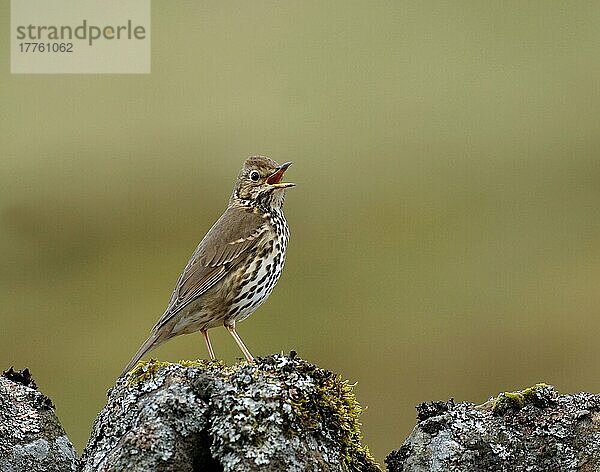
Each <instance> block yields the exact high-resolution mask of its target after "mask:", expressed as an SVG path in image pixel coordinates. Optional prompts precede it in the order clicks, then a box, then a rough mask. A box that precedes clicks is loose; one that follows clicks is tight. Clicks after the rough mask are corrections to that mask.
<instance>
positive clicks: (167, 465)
mask: <svg viewBox="0 0 600 472" xmlns="http://www.w3.org/2000/svg"><path fill="white" fill-rule="evenodd" d="M360 412H361V409H360V406H359V405H358V403H357V402H356V399H355V397H354V394H353V392H352V387H351V386H350V385H349V384H348V383H347V382H345V381H343V380H341V379H340V378H339V377H338V376H336V375H335V374H333V373H331V372H328V371H326V370H323V369H319V368H317V367H315V366H314V365H312V364H309V363H307V362H305V361H303V360H300V359H297V358H295V357H294V355H293V353H292V355H290V356H289V357H286V356H281V355H275V356H270V357H266V358H262V359H258V360H257V362H256V363H255V364H247V363H245V362H244V363H241V364H237V365H234V366H232V367H228V366H225V365H224V364H223V363H220V362H206V361H198V362H182V363H180V364H168V363H161V362H157V361H150V362H148V363H140V364H138V366H137V367H136V368H135V369H134V371H133V372H132V373H130V374H129V375H128V376H127V377H124V378H121V379H119V380H118V382H117V384H116V386H115V387H114V388H113V389H112V390H111V391H110V393H109V399H108V403H107V405H106V407H105V408H104V409H103V410H102V412H101V413H100V415H99V416H98V418H97V419H96V422H95V424H94V428H93V431H92V435H91V438H90V441H89V443H88V445H87V447H86V449H85V451H84V455H83V458H82V463H83V471H89V472H92V471H94V472H96V471H121V470H128V471H148V470H177V471H196V470H202V471H225V472H234V471H235V472H246V471H247V472H251V471H261V472H269V471H273V472H275V471H276V472H281V471H286V472H295V471H311V472H312V471H315V472H316V471H323V472H328V471H336V472H337V471H357V472H358V471H361V472H363V471H364V472H369V471H378V470H379V468H378V466H377V465H376V463H375V461H374V460H373V458H372V457H371V455H370V454H369V452H368V450H367V448H366V447H364V446H362V445H361V443H360V441H361V433H360V429H359V422H358V418H359V415H360Z"/></svg>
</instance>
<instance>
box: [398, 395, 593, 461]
mask: <svg viewBox="0 0 600 472" xmlns="http://www.w3.org/2000/svg"><path fill="white" fill-rule="evenodd" d="M417 411H418V419H419V422H418V424H417V426H416V427H415V428H414V430H413V431H412V433H411V434H410V436H409V437H408V438H407V439H406V441H405V442H404V444H403V445H402V447H401V448H400V449H399V450H397V451H394V452H392V453H391V454H390V455H389V456H388V457H387V459H386V464H387V467H388V470H389V471H390V472H425V471H427V472H447V471H454V472H463V471H464V472H467V471H468V472H476V471H481V472H484V471H485V472H496V471H498V472H521V471H523V472H525V471H527V472H537V471H540V472H542V471H543V472H593V471H600V395H592V394H589V393H579V394H574V395H559V394H558V393H556V391H555V390H554V389H553V388H552V387H551V386H548V385H544V384H538V385H536V386H534V387H531V388H528V389H526V390H523V391H520V392H512V393H510V392H505V393H503V394H500V395H499V396H498V397H496V398H492V399H490V400H489V401H488V402H486V403H485V404H483V405H479V406H476V405H474V404H472V403H458V404H454V402H453V401H452V400H450V401H449V402H434V403H429V404H422V405H419V406H418V407H417Z"/></svg>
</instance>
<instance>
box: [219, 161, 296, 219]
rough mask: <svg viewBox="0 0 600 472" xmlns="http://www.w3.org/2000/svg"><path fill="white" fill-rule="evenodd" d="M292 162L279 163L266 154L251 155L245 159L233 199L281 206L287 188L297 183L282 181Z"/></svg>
mask: <svg viewBox="0 0 600 472" xmlns="http://www.w3.org/2000/svg"><path fill="white" fill-rule="evenodd" d="M290 165H292V163H291V162H286V163H285V164H281V165H279V164H277V162H275V161H274V160H273V159H269V158H268V157H265V156H251V157H249V158H248V159H246V160H245V161H244V166H243V167H242V170H241V171H240V174H239V175H238V178H237V181H236V183H235V187H234V189H233V194H232V195H231V199H232V200H235V199H238V200H243V201H250V202H251V203H252V204H253V205H256V206H261V207H263V208H266V209H271V208H281V206H282V205H283V199H284V195H285V189H286V188H289V187H293V186H294V185H296V184H293V183H290V182H282V181H281V179H282V178H283V174H284V173H285V171H286V170H287V168H288V167H289V166H290Z"/></svg>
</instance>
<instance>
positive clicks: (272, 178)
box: [267, 162, 296, 188]
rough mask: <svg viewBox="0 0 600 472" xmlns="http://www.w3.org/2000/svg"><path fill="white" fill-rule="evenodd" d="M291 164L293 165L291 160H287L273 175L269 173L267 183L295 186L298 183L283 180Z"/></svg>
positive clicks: (284, 186)
mask: <svg viewBox="0 0 600 472" xmlns="http://www.w3.org/2000/svg"><path fill="white" fill-rule="evenodd" d="M291 165H292V163H291V162H286V163H284V164H281V165H280V166H279V167H278V168H277V170H276V171H275V172H273V173H272V174H271V175H269V177H267V183H268V184H269V185H271V186H272V187H275V188H288V187H294V186H295V185H296V184H293V183H291V182H282V181H281V179H282V178H283V174H284V173H285V171H286V170H287V168H288V167H289V166H291Z"/></svg>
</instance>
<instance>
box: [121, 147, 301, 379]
mask: <svg viewBox="0 0 600 472" xmlns="http://www.w3.org/2000/svg"><path fill="white" fill-rule="evenodd" d="M290 164H291V163H289V162H288V163H285V164H282V165H278V164H277V163H276V162H275V161H273V160H271V159H269V158H267V157H264V156H252V157H249V158H248V159H246V161H245V162H244V166H243V167H242V170H241V171H240V174H239V175H238V178H237V181H236V184H235V186H234V189H233V192H232V194H231V198H230V200H229V204H228V206H227V209H226V210H225V213H223V215H221V217H220V218H219V219H218V220H217V221H216V222H215V224H214V225H213V226H212V228H211V229H210V230H209V231H208V233H207V234H206V236H205V237H204V239H202V241H201V242H200V244H198V247H197V248H196V250H195V251H194V253H193V254H192V256H191V257H190V260H189V262H188V263H187V265H186V267H185V269H184V270H183V272H182V273H181V275H180V276H179V279H178V281H177V284H176V285H175V289H174V290H173V294H172V295H171V299H170V301H169V304H168V306H167V308H166V310H165V312H164V314H163V315H162V317H161V318H160V319H159V320H158V322H157V323H156V325H155V326H154V328H153V329H152V333H151V334H150V336H149V337H148V339H147V340H146V341H145V342H144V344H142V346H141V347H140V349H139V350H138V352H137V353H136V355H135V356H134V357H133V358H132V359H131V361H130V362H129V364H128V365H127V367H126V368H125V370H124V372H127V371H129V370H130V369H131V368H132V367H133V366H134V365H135V364H136V363H137V362H138V361H139V359H140V358H141V357H142V356H143V355H144V354H146V353H147V352H148V351H150V350H152V349H154V348H155V347H157V346H158V345H160V344H162V343H163V342H165V341H167V340H168V339H170V338H172V337H174V336H178V335H180V334H188V333H193V332H196V331H200V332H201V333H202V335H203V336H204V340H205V342H206V346H207V349H208V352H209V355H210V357H211V359H215V355H214V352H213V349H212V345H211V342H210V338H209V337H208V330H209V329H211V328H215V327H217V326H225V328H227V330H228V331H229V332H230V333H231V335H232V336H233V338H234V339H235V341H236V343H237V344H238V346H239V347H240V349H241V350H242V352H243V353H244V356H245V357H246V359H247V360H248V361H250V362H251V361H252V360H253V357H252V355H251V354H250V352H249V351H248V349H247V348H246V346H245V345H244V343H243V342H242V340H241V338H240V337H239V335H238V334H237V332H236V322H238V321H242V320H244V319H246V318H247V317H248V316H250V315H251V314H252V313H253V312H254V311H255V310H256V309H257V308H258V307H259V306H260V305H261V304H262V303H263V302H264V301H265V300H266V299H267V298H268V296H269V295H270V294H271V292H272V290H273V288H274V287H275V284H276V283H277V281H278V280H279V277H280V275H281V272H282V270H283V264H284V262H285V252H286V249H287V244H288V240H289V234H290V233H289V229H288V225H287V222H286V220H285V217H284V215H283V200H284V193H285V189H286V188H288V187H292V186H293V185H294V184H291V183H285V182H281V178H282V176H283V173H284V172H285V171H286V169H287V168H288V167H289V166H290Z"/></svg>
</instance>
